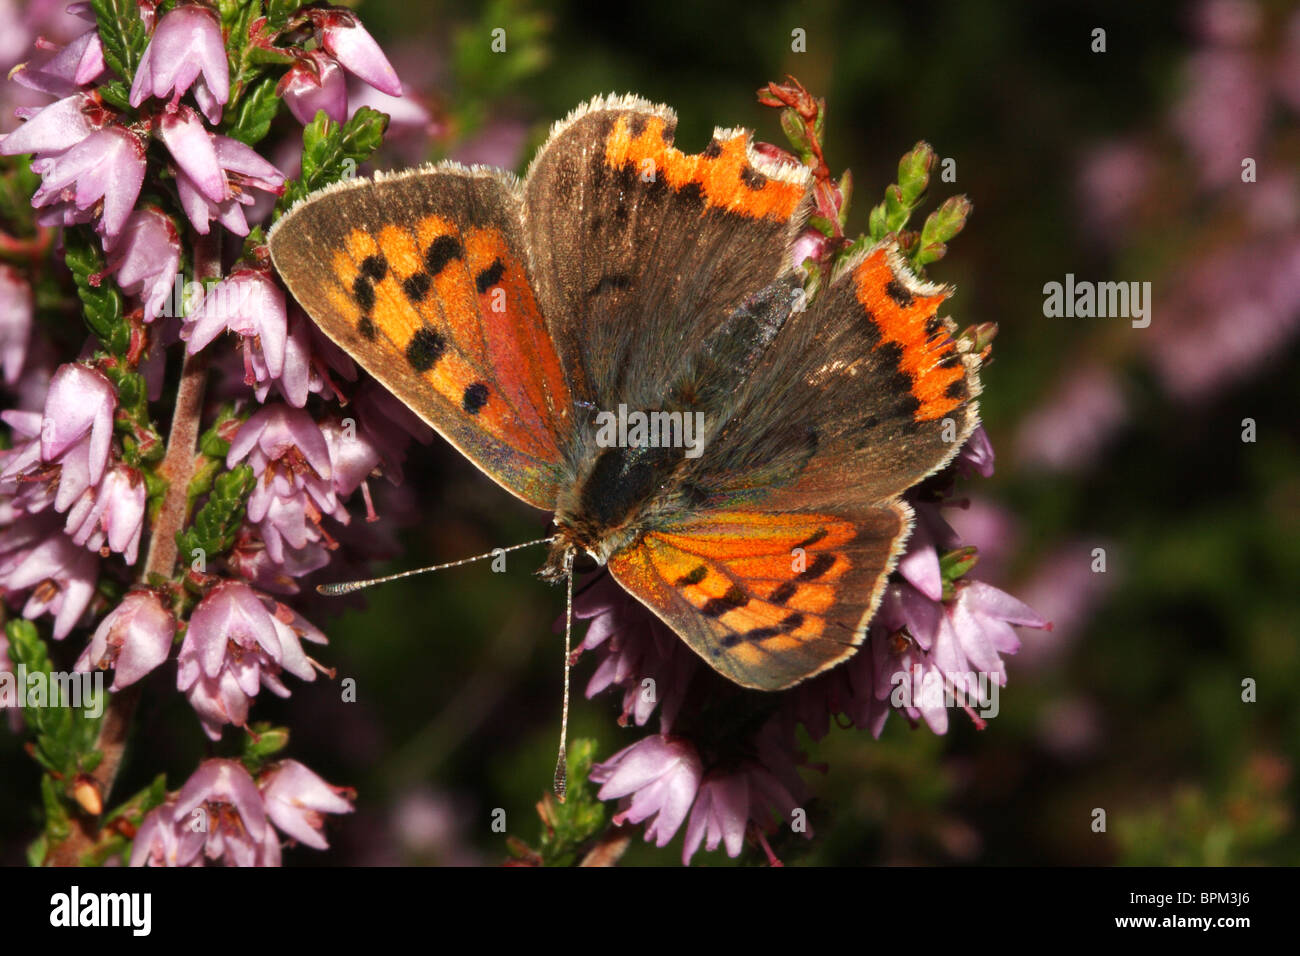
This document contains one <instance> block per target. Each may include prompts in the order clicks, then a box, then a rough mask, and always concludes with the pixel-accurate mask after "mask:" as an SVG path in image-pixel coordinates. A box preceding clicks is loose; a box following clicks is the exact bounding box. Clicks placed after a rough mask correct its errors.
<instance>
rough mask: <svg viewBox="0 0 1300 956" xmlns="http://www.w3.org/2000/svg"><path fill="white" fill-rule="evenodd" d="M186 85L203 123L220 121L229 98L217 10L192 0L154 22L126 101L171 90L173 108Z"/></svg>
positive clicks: (170, 106)
mask: <svg viewBox="0 0 1300 956" xmlns="http://www.w3.org/2000/svg"><path fill="white" fill-rule="evenodd" d="M190 87H193V88H194V99H195V101H196V102H198V104H199V108H200V109H201V110H203V115H204V116H206V117H207V118H208V122H209V123H212V124H213V125H215V124H217V123H219V122H220V121H221V107H223V106H225V104H226V101H227V100H228V99H230V71H229V66H228V65H227V63H226V45H225V41H224V40H223V39H222V37H221V21H220V20H218V19H217V14H216V12H215V11H214V10H211V9H209V8H207V7H201V6H198V5H196V4H184V5H182V6H179V7H177V8H175V9H174V10H172V11H171V12H170V13H168V14H167V15H166V16H164V17H163V18H162V20H160V21H159V22H158V26H157V28H156V29H155V30H154V33H153V38H152V39H150V41H149V46H148V47H147V48H146V49H145V51H144V56H143V57H142V58H141V60H140V66H139V67H138V68H137V70H136V74H135V80H134V81H133V82H132V83H131V105H132V106H139V105H140V104H141V103H143V102H144V101H145V98H146V97H149V96H154V97H157V98H159V99H163V98H165V97H166V96H167V94H169V93H170V94H171V95H172V98H171V102H170V103H169V104H168V105H167V108H168V110H169V111H170V110H175V109H176V108H177V103H178V102H179V100H180V98H181V96H183V95H184V94H185V91H186V90H188V89H190Z"/></svg>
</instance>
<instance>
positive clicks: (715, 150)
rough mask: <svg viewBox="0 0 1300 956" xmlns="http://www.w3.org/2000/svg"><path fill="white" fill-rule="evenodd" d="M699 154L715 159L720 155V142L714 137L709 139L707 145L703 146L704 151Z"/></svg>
mask: <svg viewBox="0 0 1300 956" xmlns="http://www.w3.org/2000/svg"><path fill="white" fill-rule="evenodd" d="M700 155H701V156H703V157H704V158H705V159H717V158H718V157H719V156H721V155H722V144H721V143H719V142H718V141H717V140H716V139H711V140H709V145H708V146H705V147H704V152H703V153H701V154H700Z"/></svg>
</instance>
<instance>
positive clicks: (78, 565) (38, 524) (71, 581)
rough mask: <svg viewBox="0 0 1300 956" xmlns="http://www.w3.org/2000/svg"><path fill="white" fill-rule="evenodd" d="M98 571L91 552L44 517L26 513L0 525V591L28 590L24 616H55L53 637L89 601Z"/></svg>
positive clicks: (69, 625) (64, 632)
mask: <svg viewBox="0 0 1300 956" xmlns="http://www.w3.org/2000/svg"><path fill="white" fill-rule="evenodd" d="M98 575H99V562H98V560H97V559H96V558H95V556H94V555H93V554H91V553H90V552H89V551H87V550H86V549H85V548H81V547H78V546H77V545H75V544H73V543H72V541H71V540H70V539H69V538H68V537H67V535H65V534H63V533H62V532H61V531H60V530H59V528H58V523H57V521H53V522H52V521H51V519H50V518H49V517H48V516H44V515H37V516H25V517H22V518H19V519H18V520H17V521H15V522H14V523H13V524H11V525H9V526H8V527H6V528H4V529H3V530H0V591H3V592H5V594H6V595H7V596H8V595H10V594H11V592H23V591H28V590H30V591H31V594H30V595H29V596H28V598H27V603H26V604H25V605H24V606H23V611H22V614H23V617H25V618H28V619H29V620H31V619H34V618H37V617H40V616H41V615H42V614H51V615H53V616H54V639H55V640H62V639H63V638H64V637H66V636H67V634H68V632H69V631H71V630H72V628H73V627H74V626H75V625H76V623H77V621H78V620H79V619H80V618H81V615H82V614H84V613H85V611H86V608H87V607H89V606H90V599H91V598H92V597H93V596H94V594H95V581H96V578H97V577H98Z"/></svg>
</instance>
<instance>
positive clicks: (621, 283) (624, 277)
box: [587, 273, 633, 299]
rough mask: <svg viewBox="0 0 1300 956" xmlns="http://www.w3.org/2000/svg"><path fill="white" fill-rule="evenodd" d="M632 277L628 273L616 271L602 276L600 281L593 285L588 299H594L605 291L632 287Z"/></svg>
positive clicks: (588, 293) (616, 290)
mask: <svg viewBox="0 0 1300 956" xmlns="http://www.w3.org/2000/svg"><path fill="white" fill-rule="evenodd" d="M632 281H633V280H632V277H631V276H630V275H628V274H626V273H615V274H613V275H607V276H601V277H600V281H599V282H597V283H596V284H595V285H594V286H592V287H591V289H590V291H588V292H587V298H588V299H594V298H595V297H596V296H598V295H601V294H603V293H605V292H619V291H622V290H623V289H630V288H631V287H632Z"/></svg>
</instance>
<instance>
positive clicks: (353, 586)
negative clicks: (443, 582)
mask: <svg viewBox="0 0 1300 956" xmlns="http://www.w3.org/2000/svg"><path fill="white" fill-rule="evenodd" d="M553 541H555V537H554V536H552V537H549V538H538V539H537V540H536V541H525V542H524V543H523V544H512V545H510V547H508V548H493V549H492V550H491V551H489V552H487V553H486V554H476V555H474V557H472V558H461V559H460V560H459V561H448V562H447V563H446V564H435V565H432V566H431V567H427V568H415V569H413V570H411V571H400V572H398V573H397V574H388V575H385V576H384V577H382V578H371V579H370V580H368V581H339V582H336V583H334V584H318V585H316V590H317V591H319V592H320V593H321V594H328V595H330V596H331V597H337V596H338V595H340V594H351V593H352V592H353V591H360V590H361V589H362V588H368V587H370V586H371V585H374V584H384V583H386V582H388V581H396V580H398V579H399V578H409V577H412V576H414V575H416V574H424V573H425V572H427V571H445V570H447V569H448V568H458V567H460V566H461V565H462V564H472V563H473V562H475V561H482V560H483V559H484V558H494V557H496V556H497V555H498V554H505V553H506V552H507V551H518V550H519V549H520V548H531V547H532V546H533V545H537V544H550V543H551V542H553Z"/></svg>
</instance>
